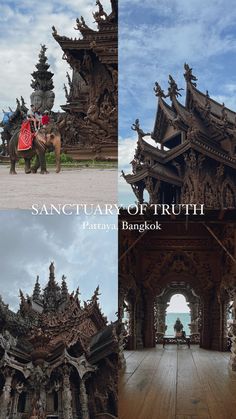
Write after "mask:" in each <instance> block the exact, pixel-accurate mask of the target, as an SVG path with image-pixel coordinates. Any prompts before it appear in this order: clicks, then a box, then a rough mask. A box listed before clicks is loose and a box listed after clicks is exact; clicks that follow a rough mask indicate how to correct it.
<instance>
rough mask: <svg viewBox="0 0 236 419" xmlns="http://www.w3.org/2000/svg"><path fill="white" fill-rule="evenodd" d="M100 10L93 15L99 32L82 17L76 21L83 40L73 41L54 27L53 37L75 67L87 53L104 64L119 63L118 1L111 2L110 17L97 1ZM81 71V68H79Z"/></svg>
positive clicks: (112, 0)
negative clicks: (91, 53) (93, 55)
mask: <svg viewBox="0 0 236 419" xmlns="http://www.w3.org/2000/svg"><path fill="white" fill-rule="evenodd" d="M96 5H97V6H98V8H99V10H98V11H97V12H95V13H94V14H93V17H94V19H95V22H96V23H97V29H98V30H97V31H96V30H93V29H91V28H90V27H89V26H88V25H87V24H86V23H85V20H84V18H83V16H81V18H80V19H79V18H77V19H76V28H75V29H76V30H79V31H80V33H81V35H82V38H81V39H72V38H68V37H66V36H60V35H59V34H58V32H57V30H56V28H55V27H54V26H53V27H52V29H53V33H52V34H53V37H54V38H55V40H56V41H57V42H58V43H59V45H60V46H61V48H62V50H63V51H64V53H65V58H66V59H67V61H68V62H69V64H70V65H71V66H72V67H74V65H76V62H77V60H78V59H81V57H82V56H83V54H84V52H85V51H91V52H93V53H94V54H95V55H96V56H97V57H98V58H99V60H100V62H102V63H104V64H114V63H117V62H118V49H117V25H118V0H111V7H112V11H111V13H110V14H109V15H108V14H107V13H106V12H105V11H104V9H103V6H102V4H101V3H100V1H99V0H97V1H96ZM78 70H79V68H78Z"/></svg>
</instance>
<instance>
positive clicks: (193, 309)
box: [188, 302, 199, 335]
mask: <svg viewBox="0 0 236 419" xmlns="http://www.w3.org/2000/svg"><path fill="white" fill-rule="evenodd" d="M188 306H189V308H190V316H191V324H190V333H191V335H194V334H196V333H198V332H199V330H198V321H197V318H198V303H197V302H190V303H189V304H188Z"/></svg>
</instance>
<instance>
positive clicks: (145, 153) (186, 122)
mask: <svg viewBox="0 0 236 419" xmlns="http://www.w3.org/2000/svg"><path fill="white" fill-rule="evenodd" d="M184 77H185V80H186V100H185V105H183V104H182V103H181V102H180V101H179V100H178V96H182V94H181V93H180V91H181V90H183V89H179V88H178V86H177V84H176V82H175V80H174V79H173V77H172V76H169V88H168V93H167V94H165V92H164V91H163V90H162V88H161V86H160V85H159V84H158V83H157V82H156V83H155V87H154V92H155V94H156V96H157V97H158V105H157V112H156V118H155V122H154V129H153V132H152V133H151V138H152V139H153V140H154V141H155V142H156V143H159V144H160V145H159V146H155V145H151V144H149V143H147V142H146V141H145V139H144V137H145V136H146V135H147V134H146V133H144V132H143V131H142V129H141V128H140V124H139V120H136V121H135V123H134V124H133V125H132V127H131V128H132V129H133V130H135V131H137V134H138V142H137V148H136V151H135V155H134V160H133V161H132V165H133V174H132V175H125V174H124V177H125V179H126V181H127V182H128V183H130V184H133V183H135V182H139V181H141V180H142V179H145V178H146V177H147V176H152V177H154V178H155V177H156V178H157V179H162V178H163V179H165V180H166V181H168V182H172V183H174V184H177V185H178V184H180V183H181V182H182V178H181V175H180V172H179V168H178V166H179V164H180V163H181V161H183V160H184V155H185V153H186V151H188V150H191V149H192V150H194V151H196V152H198V153H202V154H203V155H204V156H208V157H209V158H211V159H212V160H215V161H218V162H219V163H223V164H224V165H225V166H228V167H231V168H233V169H236V113H235V112H233V111H231V110H230V109H228V108H226V107H225V105H224V104H220V103H218V102H216V101H215V100H213V99H211V98H210V96H209V93H208V92H206V94H204V93H202V92H200V91H199V90H198V89H197V87H196V81H197V78H196V77H195V76H193V74H192V69H191V68H190V67H189V66H188V65H187V64H185V74H184ZM166 98H168V99H169V100H170V102H171V103H170V104H169V103H167V101H166V100H165V99H166ZM166 163H169V164H171V165H172V167H170V166H168V168H167V167H164V165H166Z"/></svg>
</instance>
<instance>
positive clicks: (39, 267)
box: [0, 210, 117, 320]
mask: <svg viewBox="0 0 236 419" xmlns="http://www.w3.org/2000/svg"><path fill="white" fill-rule="evenodd" d="M85 219H86V220H89V222H90V223H111V224H113V223H115V222H116V217H113V216H109V215H107V216H97V217H95V216H89V217H87V218H86V217H85V216H83V215H82V216H68V217H67V216H62V215H61V216H56V215H54V216H32V215H31V214H30V213H28V212H27V211H19V210H18V211H10V210H9V211H0V248H1V278H0V294H1V295H2V298H3V300H4V302H5V303H7V304H9V306H10V308H11V309H13V310H17V309H18V308H19V298H18V296H19V288H21V289H22V291H23V292H24V293H28V294H29V295H32V290H33V287H34V284H35V280H36V277H37V275H39V280H40V284H41V287H42V288H44V287H45V285H46V283H47V281H48V276H49V265H50V262H51V261H54V265H55V274H56V280H57V281H58V282H59V283H61V277H62V275H63V274H64V275H65V276H66V277H67V279H66V281H67V284H68V288H69V291H70V292H72V291H73V290H76V288H77V287H78V286H79V288H80V292H81V296H80V298H81V300H82V301H83V300H87V299H90V298H91V296H92V295H93V292H94V290H95V288H96V287H97V285H99V287H100V293H101V296H100V303H101V307H102V310H103V312H104V314H105V315H106V316H107V317H108V318H109V320H114V319H115V312H117V231H116V230H111V231H108V232H106V231H105V230H97V231H95V230H84V229H82V222H83V221H84V220H85Z"/></svg>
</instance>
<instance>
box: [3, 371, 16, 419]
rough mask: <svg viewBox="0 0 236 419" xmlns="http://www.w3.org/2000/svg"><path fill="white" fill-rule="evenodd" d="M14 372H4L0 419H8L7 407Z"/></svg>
mask: <svg viewBox="0 0 236 419" xmlns="http://www.w3.org/2000/svg"><path fill="white" fill-rule="evenodd" d="M13 374H14V371H13V370H10V369H7V370H6V371H5V375H6V380H5V384H4V387H3V393H2V395H1V400H0V406H1V411H0V419H6V418H7V417H8V407H9V404H10V400H11V383H12V377H13Z"/></svg>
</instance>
